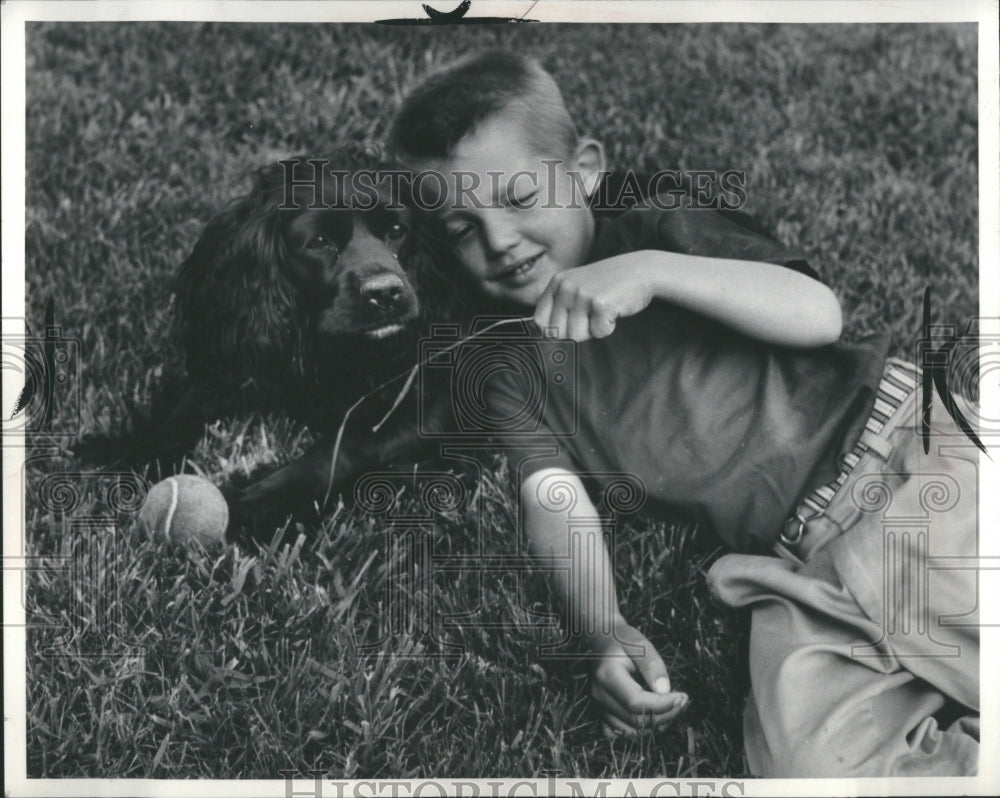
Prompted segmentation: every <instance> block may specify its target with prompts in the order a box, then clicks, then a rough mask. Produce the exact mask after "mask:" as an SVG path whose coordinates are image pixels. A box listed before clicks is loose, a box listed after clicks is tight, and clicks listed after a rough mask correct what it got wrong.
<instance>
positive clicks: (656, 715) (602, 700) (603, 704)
mask: <svg viewBox="0 0 1000 798" xmlns="http://www.w3.org/2000/svg"><path fill="white" fill-rule="evenodd" d="M593 698H594V701H595V702H596V703H597V704H598V706H599V707H600V710H601V714H602V716H603V717H604V719H605V720H606V721H608V722H610V721H611V719H612V718H613V719H615V720H616V721H617V722H618V724H621V725H620V726H619V728H621V729H628V730H635V729H645V728H653V727H655V728H659V727H661V726H664V725H666V724H667V723H670V722H671V721H672V720H673V719H674V718H675V717H677V715H679V714H680V713H681V712H682V711H683V710H684V708H685V707H686V706H687V701H686V700H685V697H683V696H680V695H678V697H677V699H676V701H675V703H674V704H673V705H672V706H671V707H670V709H668V710H667V711H665V712H638V713H637V712H630V711H629V710H628V709H627V708H626V707H623V706H622V705H621V704H620V703H619V702H618V701H616V700H615V699H614V697H613V696H610V695H608V694H607V693H603V692H600V691H595V692H594V694H593Z"/></svg>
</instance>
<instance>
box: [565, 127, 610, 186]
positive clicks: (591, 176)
mask: <svg viewBox="0 0 1000 798" xmlns="http://www.w3.org/2000/svg"><path fill="white" fill-rule="evenodd" d="M573 163H574V165H575V167H576V169H577V171H578V172H579V173H580V177H581V178H583V187H584V190H585V191H586V192H587V196H588V197H591V196H593V194H594V192H595V191H596V190H597V186H598V185H599V184H600V182H601V178H602V177H603V175H604V167H605V165H606V164H607V161H606V160H605V158H604V145H603V144H601V142H599V141H598V140H597V139H580V141H579V142H578V143H577V145H576V150H575V151H574V153H573Z"/></svg>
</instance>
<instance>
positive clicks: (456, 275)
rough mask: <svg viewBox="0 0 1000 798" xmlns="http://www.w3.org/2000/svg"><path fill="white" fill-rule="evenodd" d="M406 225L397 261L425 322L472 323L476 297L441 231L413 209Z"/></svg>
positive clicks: (440, 227)
mask: <svg viewBox="0 0 1000 798" xmlns="http://www.w3.org/2000/svg"><path fill="white" fill-rule="evenodd" d="M406 223H407V227H408V228H409V231H408V233H407V236H406V239H405V240H404V242H403V245H402V247H401V249H400V251H399V261H400V263H401V264H402V265H403V268H404V269H405V270H406V273H407V274H408V275H409V277H410V279H411V280H412V281H413V284H414V288H415V289H416V291H417V294H418V296H419V297H420V305H421V308H423V311H422V315H423V316H424V318H425V319H427V320H428V321H429V322H432V323H433V322H438V321H464V320H467V319H471V317H472V316H473V315H475V312H476V309H477V304H476V298H475V293H474V290H473V288H472V286H471V284H470V283H469V282H468V280H467V279H466V278H465V273H464V271H463V270H462V269H461V267H460V266H459V262H458V258H457V256H456V255H455V252H454V247H453V246H452V245H451V244H450V243H449V242H448V240H447V238H446V237H445V235H444V231H443V227H442V226H441V225H440V223H438V222H437V221H436V220H435V219H434V218H433V217H432V216H431V215H429V214H427V213H426V212H424V211H421V210H418V209H416V208H414V207H413V206H409V207H407V209H406Z"/></svg>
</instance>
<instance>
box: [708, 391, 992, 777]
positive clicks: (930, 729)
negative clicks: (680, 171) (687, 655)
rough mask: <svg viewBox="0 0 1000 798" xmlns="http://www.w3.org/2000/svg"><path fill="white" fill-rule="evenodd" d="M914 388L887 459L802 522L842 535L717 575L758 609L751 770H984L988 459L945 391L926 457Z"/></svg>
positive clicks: (723, 568)
mask: <svg viewBox="0 0 1000 798" xmlns="http://www.w3.org/2000/svg"><path fill="white" fill-rule="evenodd" d="M918 394H919V390H918V391H917V392H916V393H915V394H914V395H912V396H911V397H910V398H909V399H907V400H906V401H904V402H903V404H902V405H901V406H900V408H899V409H898V410H897V411H896V413H895V414H894V415H893V417H892V419H891V420H890V421H889V423H887V424H886V427H885V429H884V430H883V431H882V433H881V434H880V437H881V438H882V439H883V440H884V441H885V442H886V443H887V444H889V445H891V450H890V448H889V446H883V447H882V448H883V453H882V455H886V457H885V458H883V456H882V455H880V454H877V453H876V452H875V451H869V452H868V453H867V454H865V455H864V457H862V459H861V461H860V462H859V463H858V464H857V465H856V466H855V468H854V470H853V471H852V472H851V474H850V476H849V477H848V479H847V482H846V483H845V484H844V485H843V486H842V487H841V488H840V490H838V491H837V494H836V495H835V496H834V498H833V500H832V502H831V503H830V505H829V506H828V507H827V508H826V511H825V513H824V515H823V516H821V517H820V518H817V519H815V520H814V521H812V522H810V524H809V525H807V530H809V529H810V528H811V527H812V525H815V524H824V525H825V524H835V525H836V526H837V527H839V528H840V530H841V534H840V535H839V536H838V537H836V538H835V539H834V540H832V542H830V543H828V544H826V545H825V546H824V547H822V548H820V549H819V550H818V551H816V552H814V553H813V554H812V556H811V557H810V559H809V561H808V562H806V563H804V564H802V565H798V566H797V565H794V564H792V563H790V562H788V561H786V560H782V559H779V558H777V557H765V556H755V555H746V554H728V555H726V556H724V557H722V558H721V559H719V560H718V561H717V562H716V563H715V564H714V565H713V566H712V568H711V569H710V571H709V574H708V578H709V584H710V586H711V587H712V589H713V591H714V592H715V594H716V595H717V596H718V597H719V598H720V599H721V600H722V601H723V602H725V603H726V604H728V605H730V606H733V607H745V606H749V607H750V608H751V631H750V678H751V693H750V697H749V700H748V703H747V707H746V712H745V715H744V724H743V727H744V742H745V745H746V753H747V760H748V762H749V766H750V770H751V772H752V773H753V774H754V775H756V776H761V777H772V778H774V777H786V776H787V777H822V776H835V777H847V776H890V775H892V776H919V775H938V776H946V775H954V776H958V775H974V774H975V773H976V772H977V769H978V761H979V628H978V626H977V624H978V602H977V593H978V591H977V586H978V580H977V577H978V574H977V572H976V571H975V560H974V558H975V556H976V554H977V552H978V548H977V539H976V531H977V528H978V523H977V518H978V507H977V501H976V498H977V489H976V486H977V473H978V461H979V456H978V455H979V452H978V450H977V449H976V448H975V446H974V444H973V443H972V442H971V441H970V440H969V439H968V438H967V437H966V436H965V435H964V434H963V433H962V432H961V430H959V429H958V428H957V426H956V425H955V424H954V422H953V421H952V420H951V418H950V417H949V415H948V414H947V412H946V411H945V409H944V407H943V405H942V404H941V403H940V402H939V401H937V396H936V395H935V400H936V402H935V405H934V407H933V410H932V416H931V419H932V420H931V429H932V431H931V436H930V453H929V454H926V455H925V454H924V452H923V446H922V442H921V439H920V434H919V426H918V425H919V415H918V413H919V406H918V402H919V395H918ZM960 406H961V409H962V412H963V414H964V415H965V417H966V418H967V419H968V420H969V421H970V422H971V423H972V424H973V426H976V422H977V420H978V411H977V410H976V408H975V407H973V406H970V405H969V404H968V403H962V402H960ZM819 531H820V532H821V533H822V532H823V531H827V530H819ZM824 537H825V535H824ZM942 710H944V712H942ZM936 716H938V717H936Z"/></svg>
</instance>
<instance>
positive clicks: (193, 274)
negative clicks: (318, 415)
mask: <svg viewBox="0 0 1000 798" xmlns="http://www.w3.org/2000/svg"><path fill="white" fill-rule="evenodd" d="M279 171H280V167H277V166H274V167H267V168H265V169H263V170H261V171H260V172H259V173H258V175H257V179H256V181H255V184H254V188H253V189H252V190H251V191H250V193H249V194H247V195H246V196H244V197H242V198H240V199H238V200H237V201H235V202H234V203H233V204H231V205H230V206H229V207H228V208H227V209H226V210H224V211H223V212H222V213H220V214H219V215H218V216H216V217H215V218H214V219H212V221H211V222H209V224H208V226H207V227H206V228H205V230H204V231H203V232H202V234H201V237H200V238H199V239H198V242H197V243H196V244H195V247H194V250H193V251H192V252H191V254H190V255H189V256H188V258H187V259H186V260H185V261H184V263H183V264H181V266H180V269H179V270H178V272H177V276H176V284H175V293H176V295H177V299H178V310H179V319H178V323H179V326H180V333H181V338H182V341H183V344H184V349H185V352H186V355H187V367H188V371H189V372H190V374H191V376H192V377H194V378H195V379H200V380H204V381H205V382H207V383H208V384H215V385H218V386H219V387H220V388H223V389H225V390H235V391H251V392H253V391H256V392H258V393H259V394H261V395H265V396H266V395H268V394H269V393H271V391H277V392H278V393H279V394H280V393H287V390H288V381H289V380H290V379H299V380H301V379H302V378H303V377H304V376H305V372H306V369H307V365H306V364H307V361H308V357H307V353H306V346H307V336H308V330H307V325H308V322H307V320H306V316H305V313H304V310H303V307H302V301H301V299H300V298H299V296H298V294H297V292H296V290H295V288H294V286H293V285H292V284H291V282H290V281H289V280H288V278H287V277H286V275H285V264H286V262H287V252H286V250H285V244H284V241H283V238H282V234H281V218H280V217H281V211H280V210H279V208H278V206H279V204H280V203H281V194H280V191H277V192H276V191H275V190H274V189H275V183H276V179H277V178H276V173H277V172H279Z"/></svg>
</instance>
